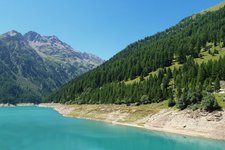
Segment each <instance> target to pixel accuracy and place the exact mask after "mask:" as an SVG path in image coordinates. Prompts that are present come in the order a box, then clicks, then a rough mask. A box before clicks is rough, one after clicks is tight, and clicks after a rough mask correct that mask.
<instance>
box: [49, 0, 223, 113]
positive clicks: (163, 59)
mask: <svg viewBox="0 0 225 150" xmlns="http://www.w3.org/2000/svg"><path fill="white" fill-rule="evenodd" d="M221 5H223V3H222V4H220V5H218V6H215V7H212V8H211V9H208V10H207V11H204V13H199V14H194V15H193V16H190V17H187V18H185V19H183V20H182V21H180V22H179V23H178V24H177V25H175V26H173V27H171V28H169V29H167V30H165V31H163V32H160V33H157V34H155V35H153V36H149V37H146V38H144V39H142V40H139V41H137V42H134V43H132V44H130V45H129V46H127V48H125V49H124V50H122V51H121V52H119V53H118V54H116V55H115V56H114V57H112V58H111V59H110V60H108V61H106V62H105V63H103V64H102V65H101V66H99V67H97V68H96V69H93V70H92V71H90V72H87V73H85V74H83V75H82V76H79V77H77V78H75V79H73V80H72V81H70V82H68V83H67V84H65V85H64V86H63V87H62V88H60V90H58V91H56V92H54V93H53V94H51V95H50V96H49V97H48V99H47V100H48V101H54V102H61V103H65V102H67V103H79V104H80V103H81V104H82V103H95V104H99V103H117V104H121V103H127V104H129V103H135V102H136V103H142V102H143V103H154V102H161V101H165V100H169V104H168V105H169V106H174V105H175V104H176V105H177V107H178V108H180V109H184V108H186V107H193V109H194V108H204V109H208V110H211V109H216V108H219V107H218V104H217V102H216V100H215V97H214V96H213V95H211V93H212V92H217V91H218V90H219V88H220V84H219V81H220V80H225V76H224V74H225V69H224V66H225V58H224V55H225V50H224V46H225V8H224V7H221ZM223 6H224V5H223ZM209 10H210V11H209Z"/></svg>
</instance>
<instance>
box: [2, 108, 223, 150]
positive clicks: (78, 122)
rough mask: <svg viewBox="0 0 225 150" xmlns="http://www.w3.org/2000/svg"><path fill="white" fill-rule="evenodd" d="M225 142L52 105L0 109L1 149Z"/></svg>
mask: <svg viewBox="0 0 225 150" xmlns="http://www.w3.org/2000/svg"><path fill="white" fill-rule="evenodd" d="M224 149H225V141H216V140H209V139H200V138H192V137H184V136H178V135H173V134H166V133H160V132H151V131H148V130H144V129H136V128H131V127H125V126H117V125H111V124H107V123H102V122H96V121H89V120H82V119H75V118H66V117H63V116H61V115H60V114H59V113H58V112H56V111H55V110H53V109H50V108H39V107H2V108H0V150H224Z"/></svg>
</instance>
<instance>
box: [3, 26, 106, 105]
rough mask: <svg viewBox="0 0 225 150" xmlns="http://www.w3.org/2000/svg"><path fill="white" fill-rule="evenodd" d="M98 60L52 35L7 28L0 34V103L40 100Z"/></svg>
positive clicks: (100, 61)
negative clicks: (23, 32) (5, 31)
mask: <svg viewBox="0 0 225 150" xmlns="http://www.w3.org/2000/svg"><path fill="white" fill-rule="evenodd" d="M102 62H103V60H101V59H100V58H99V57H97V56H94V55H92V54H87V53H82V52H79V51H75V50H74V49H73V48H72V47H71V46H69V45H68V44H66V43H64V42H62V41H60V40H59V39H58V38H57V37H56V36H41V35H40V34H38V33H36V32H28V33H26V34H25V35H22V34H21V33H19V32H17V31H14V30H12V31H9V32H7V33H5V34H3V35H1V36H0V85H1V87H0V103H15V102H18V101H19V102H27V101H34V100H35V101H36V100H40V99H41V98H42V97H44V96H46V95H47V94H48V93H49V92H51V91H53V90H55V89H57V88H58V87H60V86H61V85H62V84H64V83H65V82H67V81H69V80H70V79H72V78H74V77H76V76H78V75H80V74H82V73H84V72H87V71H88V70H90V69H93V68H95V67H96V66H98V65H100V64H101V63H102Z"/></svg>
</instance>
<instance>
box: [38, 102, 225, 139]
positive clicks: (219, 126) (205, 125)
mask: <svg viewBox="0 0 225 150" xmlns="http://www.w3.org/2000/svg"><path fill="white" fill-rule="evenodd" d="M39 106H40V107H51V108H54V109H55V110H56V111H58V112H59V113H60V114H62V115H63V116H68V117H77V118H84V119H91V120H98V121H104V122H109V123H113V124H119V125H126V126H133V127H139V128H146V129H150V130H155V131H163V132H169V133H175V134H182V135H188V136H197V137H205V138H211V139H217V140H225V112H224V111H216V112H212V113H208V112H203V111H200V110H197V111H191V110H183V111H179V110H175V109H153V108H148V106H130V107H127V106H122V105H120V106H118V105H62V104H53V103H50V104H40V105H39Z"/></svg>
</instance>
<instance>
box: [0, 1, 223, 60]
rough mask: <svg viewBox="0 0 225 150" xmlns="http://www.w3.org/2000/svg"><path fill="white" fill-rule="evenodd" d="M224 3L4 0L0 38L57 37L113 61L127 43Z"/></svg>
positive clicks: (0, 19) (0, 12)
mask: <svg viewBox="0 0 225 150" xmlns="http://www.w3.org/2000/svg"><path fill="white" fill-rule="evenodd" d="M220 2H223V0H0V6H1V9H0V14H1V15H0V22H1V25H0V33H5V32H7V31H9V30H13V29H14V30H17V31H19V32H21V33H26V32H28V31H36V32H38V33H40V34H42V35H56V36H57V37H59V38H60V39H61V40H62V41H64V42H66V43H68V44H70V45H71V46H72V47H73V48H74V49H77V50H80V51H85V52H90V53H93V54H96V55H98V56H100V57H101V58H103V59H109V58H110V57H112V56H113V55H115V54H116V53H117V52H119V51H120V50H122V49H123V48H125V47H126V46H127V45H128V44H130V43H132V42H134V41H136V40H138V39H142V38H144V37H146V36H149V35H153V34H154V33H156V32H159V31H163V30H164V29H166V28H168V27H170V26H172V25H175V24H176V23H178V21H180V20H181V19H183V18H184V17H187V16H189V15H192V14H194V13H197V12H200V11H202V10H204V9H206V8H208V7H210V6H213V5H215V4H218V3H220Z"/></svg>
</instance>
